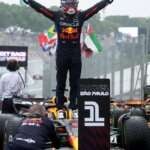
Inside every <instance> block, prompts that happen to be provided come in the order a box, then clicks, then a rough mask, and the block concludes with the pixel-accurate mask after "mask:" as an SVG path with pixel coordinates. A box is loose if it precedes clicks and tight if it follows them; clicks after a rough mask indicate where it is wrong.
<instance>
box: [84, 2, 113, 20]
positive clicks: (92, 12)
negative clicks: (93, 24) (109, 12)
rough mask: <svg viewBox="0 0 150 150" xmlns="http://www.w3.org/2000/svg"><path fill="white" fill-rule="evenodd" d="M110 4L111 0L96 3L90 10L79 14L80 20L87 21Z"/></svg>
mask: <svg viewBox="0 0 150 150" xmlns="http://www.w3.org/2000/svg"><path fill="white" fill-rule="evenodd" d="M112 2H113V0H102V1H100V2H98V3H97V4H95V5H94V6H92V7H91V8H89V9H87V10H85V11H83V12H81V16H82V19H83V20H87V19H89V18H90V17H92V16H93V15H95V14H96V13H97V12H98V11H99V10H101V9H103V8H104V7H105V6H107V5H108V4H111V3H112Z"/></svg>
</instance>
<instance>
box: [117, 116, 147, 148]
mask: <svg viewBox="0 0 150 150" xmlns="http://www.w3.org/2000/svg"><path fill="white" fill-rule="evenodd" d="M119 121H120V122H119V125H120V127H119V128H120V141H121V144H122V147H123V148H125V150H142V149H143V150H149V137H150V132H149V128H148V125H147V121H146V119H145V118H144V117H141V116H130V115H129V114H126V115H122V116H121V117H120V118H119Z"/></svg>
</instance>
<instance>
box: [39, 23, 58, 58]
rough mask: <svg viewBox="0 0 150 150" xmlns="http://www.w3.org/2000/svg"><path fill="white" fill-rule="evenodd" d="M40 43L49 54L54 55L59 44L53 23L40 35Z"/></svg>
mask: <svg viewBox="0 0 150 150" xmlns="http://www.w3.org/2000/svg"><path fill="white" fill-rule="evenodd" d="M38 41H39V45H40V46H41V48H42V50H43V51H44V52H48V53H49V55H54V54H55V52H56V46H57V34H56V32H55V31H54V25H52V26H51V27H50V28H49V29H48V30H47V31H46V32H45V33H44V32H43V33H40V34H39V35H38Z"/></svg>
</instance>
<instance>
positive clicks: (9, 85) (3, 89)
mask: <svg viewBox="0 0 150 150" xmlns="http://www.w3.org/2000/svg"><path fill="white" fill-rule="evenodd" d="M7 70H8V71H9V72H7V73H5V74H3V75H2V76H1V78H0V97H1V100H2V101H3V103H2V113H15V112H14V108H13V97H14V96H19V95H21V93H22V90H23V88H24V87H25V84H24V80H23V78H22V76H21V74H20V73H19V72H18V70H19V64H18V61H17V60H15V59H11V60H9V61H8V63H7Z"/></svg>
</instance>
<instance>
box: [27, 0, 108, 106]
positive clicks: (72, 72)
mask: <svg viewBox="0 0 150 150" xmlns="http://www.w3.org/2000/svg"><path fill="white" fill-rule="evenodd" d="M109 3H110V2H109V0H103V1H101V2H98V3H97V4H95V5H94V6H93V7H91V8H89V9H87V10H85V11H77V12H76V13H75V14H74V15H67V14H65V13H64V12H63V11H62V10H58V11H53V10H50V9H47V8H46V7H44V6H42V5H41V4H39V3H37V2H35V1H34V0H28V4H29V5H30V6H31V7H32V8H33V9H35V10H36V11H37V12H39V13H42V14H43V15H44V16H46V17H47V18H49V19H50V20H52V21H53V22H54V23H55V28H56V32H57V37H58V41H57V50H56V67H57V75H56V79H57V87H56V97H57V107H58V109H62V108H63V103H64V100H63V99H64V90H65V86H66V79H67V73H68V71H69V82H70V105H69V108H71V109H76V108H77V99H78V96H79V81H80V74H81V49H80V35H81V29H82V26H83V23H84V21H86V20H87V19H89V18H90V17H92V16H93V15H94V14H96V13H97V12H98V11H99V10H101V9H103V8H104V7H105V6H106V5H108V4H109Z"/></svg>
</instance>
